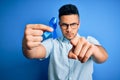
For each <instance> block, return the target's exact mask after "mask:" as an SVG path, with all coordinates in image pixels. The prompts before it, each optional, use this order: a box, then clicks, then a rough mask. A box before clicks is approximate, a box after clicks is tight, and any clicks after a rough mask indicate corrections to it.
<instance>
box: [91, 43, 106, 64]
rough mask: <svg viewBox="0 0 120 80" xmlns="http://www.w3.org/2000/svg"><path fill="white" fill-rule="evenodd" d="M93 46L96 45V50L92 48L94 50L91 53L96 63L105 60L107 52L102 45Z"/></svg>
mask: <svg viewBox="0 0 120 80" xmlns="http://www.w3.org/2000/svg"><path fill="white" fill-rule="evenodd" d="M95 47H96V50H94V51H95V52H94V53H93V57H92V58H93V60H94V61H95V62H96V63H102V62H105V61H106V60H107V58H108V54H107V52H106V50H105V49H104V48H103V47H102V46H99V45H95Z"/></svg>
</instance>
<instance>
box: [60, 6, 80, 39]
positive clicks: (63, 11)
mask: <svg viewBox="0 0 120 80" xmlns="http://www.w3.org/2000/svg"><path fill="white" fill-rule="evenodd" d="M59 20H60V22H59V25H60V27H61V30H62V33H63V35H64V36H65V37H66V38H67V39H69V40H71V39H73V38H74V37H75V36H76V34H77V32H78V29H79V26H80V21H79V12H78V9H77V7H76V6H75V5H72V4H67V5H63V6H62V7H61V8H60V9H59Z"/></svg>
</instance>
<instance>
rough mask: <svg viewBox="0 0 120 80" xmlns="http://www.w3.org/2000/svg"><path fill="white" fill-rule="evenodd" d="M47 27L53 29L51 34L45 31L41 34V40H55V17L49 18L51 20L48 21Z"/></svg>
mask: <svg viewBox="0 0 120 80" xmlns="http://www.w3.org/2000/svg"><path fill="white" fill-rule="evenodd" d="M49 26H50V27H52V28H53V32H49V31H45V32H44V33H43V40H46V39H48V38H53V39H55V38H56V37H57V34H56V28H57V19H56V18H55V17H53V18H51V20H50V21H49Z"/></svg>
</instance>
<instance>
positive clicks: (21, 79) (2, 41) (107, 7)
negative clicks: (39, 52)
mask: <svg viewBox="0 0 120 80" xmlns="http://www.w3.org/2000/svg"><path fill="white" fill-rule="evenodd" d="M66 3H72V4H75V5H76V6H77V7H78V9H79V12H80V15H81V17H80V19H81V27H80V29H79V33H80V34H81V35H82V36H89V35H91V36H93V37H95V38H97V40H99V41H100V43H101V44H102V45H103V46H104V47H105V49H106V50H107V52H108V54H109V58H108V60H107V61H106V62H105V63H103V64H96V63H94V74H93V79H94V80H120V76H119V74H120V68H119V66H120V62H119V61H120V60H119V59H120V51H119V50H120V47H119V45H120V42H119V39H120V32H119V30H120V1H119V0H118V1H117V0H66V1H65V0H43V1H42V0H0V80H47V70H48V69H47V68H48V61H49V59H46V60H43V61H39V60H29V59H26V58H25V57H24V56H23V53H22V49H21V47H22V38H23V34H24V29H25V25H26V24H29V23H35V24H40V23H42V24H46V25H47V24H48V21H49V20H50V18H51V17H53V16H55V17H57V16H58V9H59V8H60V7H61V6H62V5H63V4H66ZM57 30H58V31H57V34H58V36H61V32H60V29H59V27H58V28H57Z"/></svg>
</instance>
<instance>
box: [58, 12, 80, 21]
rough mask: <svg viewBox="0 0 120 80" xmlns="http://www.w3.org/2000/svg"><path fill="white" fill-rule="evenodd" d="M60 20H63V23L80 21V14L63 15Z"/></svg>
mask: <svg viewBox="0 0 120 80" xmlns="http://www.w3.org/2000/svg"><path fill="white" fill-rule="evenodd" d="M60 22H62V23H73V22H79V16H78V15H76V14H72V15H63V16H61V17H60Z"/></svg>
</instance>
